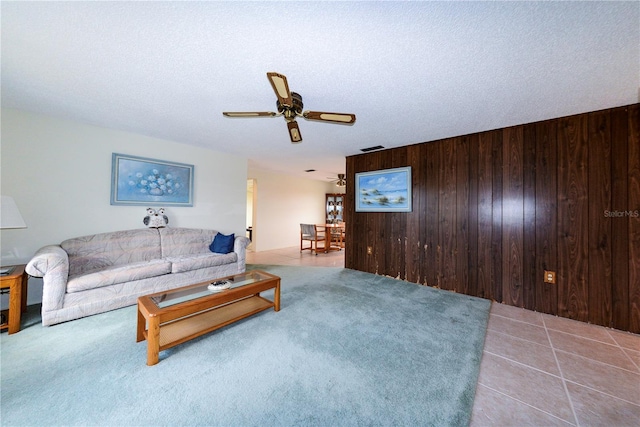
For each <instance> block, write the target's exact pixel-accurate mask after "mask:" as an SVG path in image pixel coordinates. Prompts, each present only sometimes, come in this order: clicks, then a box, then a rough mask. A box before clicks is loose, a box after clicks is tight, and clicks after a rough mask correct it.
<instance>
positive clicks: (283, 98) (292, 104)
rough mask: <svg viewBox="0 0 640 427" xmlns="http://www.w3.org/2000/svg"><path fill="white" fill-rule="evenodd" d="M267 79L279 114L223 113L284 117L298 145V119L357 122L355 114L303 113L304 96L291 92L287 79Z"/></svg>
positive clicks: (272, 76) (270, 76) (273, 75)
mask: <svg viewBox="0 0 640 427" xmlns="http://www.w3.org/2000/svg"><path fill="white" fill-rule="evenodd" d="M267 78H268V79H269V82H270V83H271V87H273V91H274V92H275V93H276V96H277V97H278V100H277V101H276V107H277V109H278V112H277V113H274V112H273V111H246V112H231V111H227V112H223V113H222V114H224V115H225V116H227V117H276V116H284V120H285V121H286V122H287V128H288V129H289V137H290V138H291V142H292V143H294V144H297V143H299V142H302V135H300V129H299V128H298V123H297V122H296V117H303V118H305V119H307V120H318V121H322V122H330V123H342V124H352V123H354V122H355V121H356V115H355V114H344V113H327V112H323V111H304V112H303V111H302V108H303V104H302V96H300V95H299V94H297V93H295V92H291V91H289V85H288V84H287V78H286V77H285V76H284V75H282V74H278V73H273V72H270V73H267Z"/></svg>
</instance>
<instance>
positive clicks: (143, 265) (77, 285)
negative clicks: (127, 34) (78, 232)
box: [67, 259, 171, 293]
mask: <svg viewBox="0 0 640 427" xmlns="http://www.w3.org/2000/svg"><path fill="white" fill-rule="evenodd" d="M170 272H171V263H170V262H169V261H166V260H162V259H156V260H151V261H145V262H138V263H133V264H125V265H117V266H112V267H108V268H104V269H101V270H98V271H95V272H93V273H86V274H81V275H78V276H70V277H69V281H68V282H67V292H68V293H72V292H80V291H86V290H88V289H94V288H100V287H103V286H109V285H115V284H116V283H124V282H130V281H133V280H140V279H147V278H149V277H155V276H161V275H163V274H168V273H170Z"/></svg>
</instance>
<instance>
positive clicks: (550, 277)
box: [544, 270, 556, 283]
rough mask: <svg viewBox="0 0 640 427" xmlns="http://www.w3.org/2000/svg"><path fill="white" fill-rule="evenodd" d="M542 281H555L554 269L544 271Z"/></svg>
mask: <svg viewBox="0 0 640 427" xmlns="http://www.w3.org/2000/svg"><path fill="white" fill-rule="evenodd" d="M544 282H545V283H556V272H555V271H547V270H545V271H544Z"/></svg>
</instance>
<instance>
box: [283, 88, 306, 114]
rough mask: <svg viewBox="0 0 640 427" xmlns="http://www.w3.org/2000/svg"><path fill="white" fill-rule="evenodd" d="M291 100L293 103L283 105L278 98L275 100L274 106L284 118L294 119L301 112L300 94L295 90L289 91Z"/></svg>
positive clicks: (302, 105) (302, 106)
mask: <svg viewBox="0 0 640 427" xmlns="http://www.w3.org/2000/svg"><path fill="white" fill-rule="evenodd" d="M291 101H292V103H293V105H283V104H281V103H280V100H279V99H278V100H276V107H277V108H278V113H282V114H283V115H284V117H285V118H286V119H294V118H295V117H296V116H299V115H300V114H302V109H303V108H304V104H303V103H302V96H301V95H300V94H298V93H296V92H291Z"/></svg>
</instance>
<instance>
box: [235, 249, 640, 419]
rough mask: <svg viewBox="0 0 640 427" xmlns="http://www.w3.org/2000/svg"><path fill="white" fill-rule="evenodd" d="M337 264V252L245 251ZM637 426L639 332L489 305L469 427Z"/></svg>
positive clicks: (250, 258) (270, 258) (286, 260)
mask: <svg viewBox="0 0 640 427" xmlns="http://www.w3.org/2000/svg"><path fill="white" fill-rule="evenodd" d="M247 263H249V264H278V265H299V266H300V265H304V266H316V267H344V251H340V252H331V253H328V254H319V255H317V256H316V255H312V254H310V253H309V252H308V251H305V252H304V253H302V254H301V253H300V250H299V248H297V247H293V248H286V249H278V250H273V251H264V252H248V253H247ZM572 425H573V426H607V427H614V426H640V335H634V334H629V333H626V332H622V331H617V330H614V329H608V328H603V327H600V326H595V325H589V324H586V323H582V322H577V321H574V320H570V319H564V318H560V317H555V316H551V315H547V314H541V313H536V312H534V311H529V310H524V309H521V308H517V307H511V306H507V305H503V304H498V303H493V304H492V306H491V313H490V318H489V326H488V330H487V335H486V338H485V345H484V352H483V357H482V363H481V365H480V376H479V380H478V388H477V389H476V398H475V402H474V407H473V415H472V419H471V426H572Z"/></svg>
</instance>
